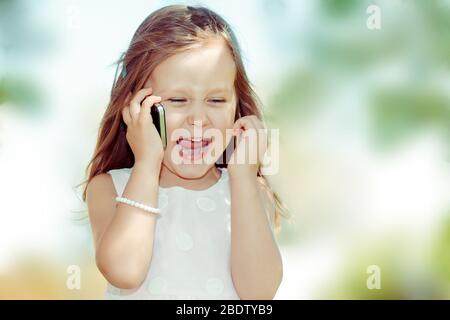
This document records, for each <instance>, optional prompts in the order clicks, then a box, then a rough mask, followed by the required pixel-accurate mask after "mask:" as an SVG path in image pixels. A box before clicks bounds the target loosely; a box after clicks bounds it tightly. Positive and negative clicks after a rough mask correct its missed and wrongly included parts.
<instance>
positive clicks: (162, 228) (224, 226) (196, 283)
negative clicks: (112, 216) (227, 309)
mask: <svg viewBox="0 0 450 320" xmlns="http://www.w3.org/2000/svg"><path fill="white" fill-rule="evenodd" d="M132 170H133V168H122V169H114V170H110V171H108V173H109V174H110V175H111V177H112V180H113V182H114V186H115V188H116V192H117V195H119V196H122V194H123V191H124V190H125V186H126V184H127V182H128V179H129V177H130V175H131V172H132ZM219 170H220V171H221V176H220V178H219V180H218V181H217V182H216V183H215V184H214V185H212V186H211V187H209V188H207V189H204V190H189V189H185V188H182V187H178V186H174V187H169V188H163V187H159V195H158V197H159V199H158V200H159V204H158V205H159V208H160V210H161V216H160V217H159V218H158V219H157V220H156V226H155V238H154V242H153V254H152V260H151V263H150V267H149V270H148V272H147V275H146V278H145V280H144V281H143V282H142V284H141V285H140V287H138V288H135V289H120V288H117V287H114V286H113V285H111V284H110V283H108V284H107V289H106V293H105V299H158V300H162V299H204V300H208V299H239V296H238V294H237V293H236V291H235V288H234V285H233V281H232V278H231V265H230V247H231V246H230V244H231V243H230V241H231V224H230V223H231V221H230V214H231V208H230V184H229V179H228V172H227V170H226V169H223V168H219Z"/></svg>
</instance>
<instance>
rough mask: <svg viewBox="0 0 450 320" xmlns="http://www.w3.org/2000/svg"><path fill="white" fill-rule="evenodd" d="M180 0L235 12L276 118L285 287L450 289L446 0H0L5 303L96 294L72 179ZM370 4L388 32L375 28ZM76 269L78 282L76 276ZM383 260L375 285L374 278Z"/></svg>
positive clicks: (296, 293)
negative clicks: (153, 32)
mask: <svg viewBox="0 0 450 320" xmlns="http://www.w3.org/2000/svg"><path fill="white" fill-rule="evenodd" d="M173 3H186V4H203V5H206V6H208V7H209V8H211V9H213V10H215V11H217V12H218V13H219V14H221V15H222V16H223V17H224V18H225V19H227V20H228V21H229V22H230V23H231V25H232V27H233V28H234V29H235V31H236V34H237V37H238V39H239V40H240V42H241V46H242V49H243V54H244V62H245V65H246V67H247V71H248V74H249V77H250V79H251V81H252V83H253V85H254V87H255V90H256V92H257V93H258V94H259V95H260V97H261V100H262V102H263V104H264V114H265V116H266V121H267V123H268V126H269V127H270V128H277V129H279V130H280V170H279V172H278V173H277V174H276V175H273V176H270V177H269V179H270V181H271V182H272V185H273V186H274V189H275V190H276V191H278V192H279V194H280V196H281V198H282V199H283V200H284V202H285V203H286V205H287V207H288V208H289V210H290V213H291V214H292V220H291V221H290V222H288V221H284V222H283V228H282V231H281V233H280V234H279V235H278V242H279V244H280V250H281V251H282V255H283V263H284V280H283V283H282V285H281V287H280V289H279V291H278V293H277V296H276V298H277V299H317V298H319V299H320V298H330V299H397V298H398V299H415V298H421V299H433V298H434V299H449V298H450V201H449V200H450V170H449V169H450V166H449V159H450V148H449V147H450V144H449V141H450V1H446V0H441V1H437V0H436V1H432V0H427V1H420V0H410V1H408V0H385V1H382V0H378V1H369V0H302V1H294V0H260V1H257V0H251V1H245V2H242V1H235V0H233V1H131V2H130V1H128V2H126V3H124V4H116V3H114V4H111V3H110V2H107V1H96V2H95V4H94V3H93V2H89V1H84V0H83V1H76V0H66V1H48V0H47V1H40V2H39V4H38V3H37V2H33V1H24V0H0V181H1V182H0V194H1V200H2V209H1V210H0V215H1V219H2V220H1V221H2V223H1V224H0V298H1V299H11V298H26V299H35V298H43V299H67V298H73V299H80V298H87V299H101V298H102V296H103V292H104V290H105V281H104V279H103V278H102V276H101V274H100V273H99V272H98V271H97V269H96V267H95V263H94V253H93V248H92V239H91V233H90V228H89V223H88V220H87V219H86V207H85V205H84V204H83V203H82V201H81V192H82V189H81V188H76V187H75V186H76V185H77V184H78V183H80V182H81V181H83V180H84V169H85V166H86V165H87V163H88V161H89V160H90V156H91V155H92V152H93V148H94V144H95V139H96V134H97V129H98V125H99V122H100V119H101V116H102V114H103V112H104V110H105V108H106V105H107V103H108V95H109V90H110V88H111V85H112V80H113V76H114V71H115V66H114V65H113V62H114V61H115V60H116V59H117V58H118V57H119V56H120V54H121V52H123V51H124V50H125V49H126V47H127V45H128V43H129V41H130V39H131V37H132V35H133V33H134V31H135V29H136V28H137V26H138V25H139V24H140V23H141V21H142V20H143V19H144V18H145V17H146V16H147V15H148V14H150V13H151V12H152V11H153V10H155V9H157V8H159V7H161V6H164V5H167V4H173ZM371 4H375V5H378V7H379V8H380V13H381V14H380V18H381V20H380V21H381V28H380V29H376V30H370V29H369V28H368V27H367V25H366V22H367V19H368V18H369V17H370V13H367V11H366V10H367V8H368V6H369V5H371ZM124 13H126V14H124ZM99 44H101V45H99ZM71 265H77V266H80V270H81V288H80V289H79V290H71V289H69V288H68V287H67V285H66V281H67V279H68V276H69V275H68V273H67V268H68V267H69V266H71ZM373 265H375V266H378V267H379V270H380V279H381V288H380V289H369V288H368V287H367V279H368V277H369V276H370V274H369V273H368V268H369V266H373Z"/></svg>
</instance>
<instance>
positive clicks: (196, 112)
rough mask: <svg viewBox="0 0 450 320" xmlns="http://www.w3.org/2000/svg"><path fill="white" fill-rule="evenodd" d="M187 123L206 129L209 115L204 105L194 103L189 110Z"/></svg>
mask: <svg viewBox="0 0 450 320" xmlns="http://www.w3.org/2000/svg"><path fill="white" fill-rule="evenodd" d="M189 111H190V112H189V114H188V117H187V121H188V123H189V125H191V126H202V127H204V126H205V125H206V124H207V123H208V115H207V113H206V106H204V105H203V104H202V103H200V102H198V103H194V104H193V105H192V107H191V108H190V110H189Z"/></svg>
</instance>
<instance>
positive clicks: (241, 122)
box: [233, 117, 251, 136]
mask: <svg viewBox="0 0 450 320" xmlns="http://www.w3.org/2000/svg"><path fill="white" fill-rule="evenodd" d="M250 127H251V122H250V120H249V119H248V118H245V117H243V118H239V119H238V120H236V122H235V123H234V125H233V135H234V136H238V135H240V134H241V133H242V132H243V131H245V130H248V129H249V128H250Z"/></svg>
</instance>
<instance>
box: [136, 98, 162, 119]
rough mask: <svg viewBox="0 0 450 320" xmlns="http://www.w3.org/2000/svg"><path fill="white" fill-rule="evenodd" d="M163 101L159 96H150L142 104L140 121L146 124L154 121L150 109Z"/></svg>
mask: <svg viewBox="0 0 450 320" xmlns="http://www.w3.org/2000/svg"><path fill="white" fill-rule="evenodd" d="M160 101H161V97H159V96H148V97H146V98H145V99H144V101H143V102H142V107H141V113H140V114H139V121H140V122H142V123H144V122H145V121H148V120H150V121H152V117H151V116H150V108H151V107H152V106H153V105H154V104H155V103H157V102H160Z"/></svg>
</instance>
